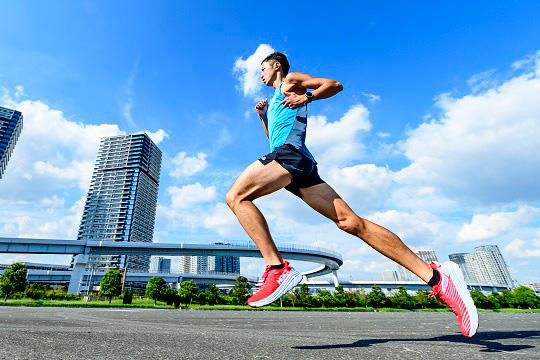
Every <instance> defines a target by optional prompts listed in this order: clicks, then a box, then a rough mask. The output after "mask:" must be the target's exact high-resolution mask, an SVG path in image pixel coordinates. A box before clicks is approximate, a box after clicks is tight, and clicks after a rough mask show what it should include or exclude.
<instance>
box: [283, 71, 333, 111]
mask: <svg viewBox="0 0 540 360" xmlns="http://www.w3.org/2000/svg"><path fill="white" fill-rule="evenodd" d="M285 83H287V84H293V85H294V87H293V88H292V89H291V90H292V91H294V92H292V91H291V92H286V93H284V95H285V96H286V99H285V100H283V102H282V104H284V105H285V106H288V107H290V108H292V109H296V108H299V107H300V106H302V105H304V104H305V103H306V102H307V101H308V99H307V97H306V96H305V95H298V94H296V93H295V92H296V91H298V90H306V89H315V90H313V91H312V92H311V93H312V94H313V101H315V100H321V99H327V98H329V97H332V96H334V95H336V94H337V93H338V92H340V91H342V90H343V85H341V83H339V82H337V81H335V80H331V79H324V78H314V77H312V76H309V75H306V74H302V73H297V72H295V73H290V74H288V75H287V77H286V78H285Z"/></svg>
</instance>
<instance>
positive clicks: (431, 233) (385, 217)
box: [367, 210, 446, 247]
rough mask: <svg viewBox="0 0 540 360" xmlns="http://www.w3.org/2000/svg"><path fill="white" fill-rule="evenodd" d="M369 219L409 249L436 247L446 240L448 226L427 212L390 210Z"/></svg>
mask: <svg viewBox="0 0 540 360" xmlns="http://www.w3.org/2000/svg"><path fill="white" fill-rule="evenodd" d="M367 218H368V219H369V220H370V221H373V222H374V223H376V224H378V225H381V226H384V227H385V228H387V229H388V230H390V231H392V232H393V233H395V234H396V235H397V236H399V238H400V239H401V240H403V242H404V243H406V244H407V246H409V247H425V246H432V247H435V246H434V245H440V244H441V243H442V242H443V241H444V240H445V235H444V234H445V225H446V224H445V223H444V222H443V221H441V220H439V218H438V217H437V216H435V215H433V214H431V213H429V212H426V211H417V212H415V213H405V212H399V211H396V210H388V211H385V212H377V213H375V214H373V215H371V216H368V217H367Z"/></svg>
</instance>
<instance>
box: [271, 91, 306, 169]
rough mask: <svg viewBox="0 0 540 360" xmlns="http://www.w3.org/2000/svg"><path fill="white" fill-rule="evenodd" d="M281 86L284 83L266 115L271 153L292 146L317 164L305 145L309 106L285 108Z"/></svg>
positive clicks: (275, 94) (275, 93)
mask: <svg viewBox="0 0 540 360" xmlns="http://www.w3.org/2000/svg"><path fill="white" fill-rule="evenodd" d="M281 85H283V82H282V83H281V84H279V86H278V87H277V88H276V90H275V92H274V96H273V97H272V99H270V101H269V104H268V111H267V113H266V116H267V118H268V138H269V140H270V151H274V150H275V149H276V148H278V147H280V146H282V145H285V144H290V145H292V146H294V147H295V148H297V149H298V150H299V151H300V152H301V153H302V154H304V155H305V156H306V157H308V158H310V159H311V160H313V162H314V163H315V164H317V162H316V161H315V158H314V157H313V155H311V153H310V152H309V150H308V149H307V147H306V144H305V143H306V128H307V104H304V105H303V106H302V107H300V108H298V109H291V108H289V107H286V106H284V105H283V104H282V103H281V102H282V101H283V100H285V96H283V94H282V93H281Z"/></svg>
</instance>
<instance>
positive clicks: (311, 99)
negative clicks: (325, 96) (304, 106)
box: [306, 91, 313, 104]
mask: <svg viewBox="0 0 540 360" xmlns="http://www.w3.org/2000/svg"><path fill="white" fill-rule="evenodd" d="M306 97H307V102H308V104H309V103H310V102H312V101H313V94H312V93H310V92H309V91H306Z"/></svg>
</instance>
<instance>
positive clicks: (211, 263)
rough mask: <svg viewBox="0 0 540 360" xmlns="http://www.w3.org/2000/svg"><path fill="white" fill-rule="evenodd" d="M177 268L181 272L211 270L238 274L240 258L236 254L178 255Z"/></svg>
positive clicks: (198, 272)
mask: <svg viewBox="0 0 540 360" xmlns="http://www.w3.org/2000/svg"><path fill="white" fill-rule="evenodd" d="M178 270H179V272H180V273H183V274H208V273H212V272H218V273H221V272H224V273H233V274H240V258H239V257H238V256H180V258H179V259H178Z"/></svg>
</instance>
